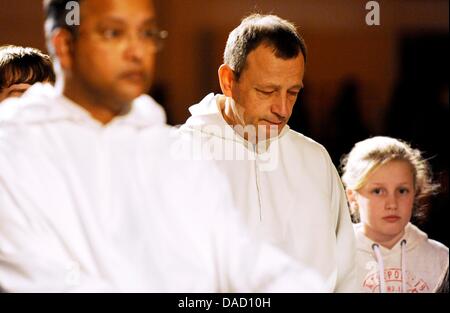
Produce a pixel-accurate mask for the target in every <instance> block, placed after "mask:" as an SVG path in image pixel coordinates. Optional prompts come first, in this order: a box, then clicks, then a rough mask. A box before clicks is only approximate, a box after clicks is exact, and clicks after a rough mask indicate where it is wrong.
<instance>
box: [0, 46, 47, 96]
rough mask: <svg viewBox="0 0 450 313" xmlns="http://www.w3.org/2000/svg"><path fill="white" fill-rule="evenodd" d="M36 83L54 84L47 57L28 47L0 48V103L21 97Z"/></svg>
mask: <svg viewBox="0 0 450 313" xmlns="http://www.w3.org/2000/svg"><path fill="white" fill-rule="evenodd" d="M37 82H44V83H45V82H48V83H52V84H53V83H54V82H55V73H54V72H53V66H52V61H51V59H50V57H49V56H48V55H46V54H44V53H42V52H41V51H39V50H38V49H34V48H30V47H19V46H12V45H8V46H2V47H0V102H1V101H3V100H5V99H6V98H10V97H19V96H21V95H22V94H23V93H24V92H25V91H27V89H28V88H30V86H31V85H33V84H35V83H37Z"/></svg>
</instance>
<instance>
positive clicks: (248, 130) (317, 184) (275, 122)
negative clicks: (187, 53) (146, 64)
mask: <svg viewBox="0 0 450 313" xmlns="http://www.w3.org/2000/svg"><path fill="white" fill-rule="evenodd" d="M305 62H306V47H305V43H304V41H303V39H302V38H301V37H300V35H299V34H298V32H297V30H296V28H295V26H294V25H293V24H291V23H290V22H288V21H286V20H283V19H281V18H279V17H277V16H274V15H259V14H254V15H251V16H249V17H247V18H245V19H244V20H243V21H242V23H241V24H240V25H239V26H238V27H237V28H236V29H234V30H233V31H232V32H231V33H230V35H229V38H228V42H227V44H226V48H225V53H224V64H223V65H222V66H221V67H220V69H219V81H220V86H221V89H222V92H223V95H214V94H210V95H208V96H207V97H206V98H205V99H203V100H202V102H200V103H199V104H197V105H194V106H192V107H191V108H190V112H191V114H192V116H191V117H190V118H189V120H188V121H187V122H186V124H185V125H184V126H183V127H182V131H183V132H185V133H190V134H192V135H193V138H194V142H196V143H195V145H196V147H201V148H202V149H205V148H206V149H205V150H211V151H212V153H213V158H215V159H216V161H217V163H218V164H219V167H220V168H221V169H222V172H223V173H225V175H226V176H227V177H228V178H229V179H230V181H231V185H232V191H233V197H234V202H235V205H236V206H237V207H238V208H239V209H241V210H242V212H243V213H244V215H245V216H246V222H247V225H248V226H249V227H250V229H252V231H253V233H254V234H257V235H258V236H259V237H260V238H262V239H264V240H267V241H269V242H272V243H274V244H275V245H277V246H278V247H280V248H282V249H283V250H284V251H286V252H288V253H289V254H290V255H291V256H293V257H295V258H296V259H297V260H298V261H299V262H300V263H302V264H307V265H308V266H309V267H311V268H313V269H314V270H315V271H317V272H318V273H319V274H320V275H321V276H322V277H323V278H324V279H325V280H326V282H327V290H328V291H329V292H340V291H342V292H348V291H353V290H355V281H354V271H353V269H354V256H355V243H354V235H353V230H352V225H351V221H350V216H349V211H348V208H347V201H346V197H345V193H344V190H343V188H342V184H341V181H340V179H339V176H338V174H337V171H336V169H335V168H334V166H333V164H332V162H331V160H330V158H329V156H328V153H327V151H326V150H325V149H324V148H323V147H322V146H321V145H319V144H318V143H316V142H314V141H313V140H311V139H309V138H306V137H305V136H303V135H302V134H299V133H296V132H294V131H292V130H290V129H289V126H288V125H287V123H288V121H289V118H290V116H291V113H292V109H293V106H294V103H295V102H296V99H297V96H298V94H299V93H300V91H301V90H302V89H303V77H304V73H305Z"/></svg>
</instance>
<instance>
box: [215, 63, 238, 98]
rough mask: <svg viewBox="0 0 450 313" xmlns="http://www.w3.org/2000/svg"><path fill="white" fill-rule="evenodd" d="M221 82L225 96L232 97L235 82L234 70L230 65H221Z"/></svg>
mask: <svg viewBox="0 0 450 313" xmlns="http://www.w3.org/2000/svg"><path fill="white" fill-rule="evenodd" d="M219 82H220V89H222V93H223V95H224V96H227V97H232V95H233V92H232V90H233V84H234V82H235V81H234V72H233V70H232V69H231V67H230V66H228V65H226V64H222V65H221V66H220V67H219Z"/></svg>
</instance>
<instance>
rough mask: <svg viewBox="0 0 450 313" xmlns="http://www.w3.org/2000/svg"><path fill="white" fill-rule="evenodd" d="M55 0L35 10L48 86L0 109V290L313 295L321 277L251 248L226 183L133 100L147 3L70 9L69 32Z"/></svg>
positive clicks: (100, 0) (160, 118)
mask: <svg viewBox="0 0 450 313" xmlns="http://www.w3.org/2000/svg"><path fill="white" fill-rule="evenodd" d="M68 2H69V1H64V0H48V1H45V10H46V34H47V40H48V43H49V51H51V52H52V54H53V55H54V56H55V61H56V69H57V80H56V88H52V87H51V86H50V85H41V84H36V85H34V86H32V87H31V88H30V90H29V91H28V92H27V93H26V94H25V95H24V96H23V97H21V98H20V99H18V100H7V101H6V102H5V103H4V105H2V106H1V107H0V285H1V286H2V287H3V289H4V290H6V291H19V292H46V291H52V292H55V291H56V292H61V291H85V292H86V291H114V292H118V291H119V292H120V291H127V292H130V291H135V292H136V291H139V292H140V291H146V292H208V291H209V292H212V291H241V292H246V291H248V292H250V291H263V292H264V291H321V290H322V291H323V289H322V286H323V283H322V279H321V277H320V276H318V275H317V274H315V273H314V272H312V271H309V270H307V269H303V267H301V266H297V265H296V263H294V262H291V260H290V259H289V258H288V257H286V256H285V255H284V254H282V253H281V252H280V251H278V250H277V249H274V248H273V247H271V246H269V245H266V244H263V243H261V242H258V241H254V240H252V239H251V237H250V236H249V235H248V234H247V233H246V228H245V227H243V226H242V225H241V224H240V222H239V219H238V218H237V213H236V211H235V210H233V207H232V205H231V204H230V199H229V198H230V194H229V192H226V191H224V190H227V188H228V186H227V183H226V181H225V180H224V179H222V176H220V175H219V173H216V169H215V167H213V166H211V165H210V164H208V163H206V162H205V163H204V162H191V161H189V158H184V157H183V153H184V149H183V142H184V141H183V140H177V138H172V137H171V136H170V134H171V131H170V129H168V128H167V127H166V126H165V124H164V114H163V112H162V110H161V108H160V107H159V106H158V105H157V104H156V103H155V102H154V101H153V100H152V99H151V98H150V97H148V96H143V97H142V96H140V95H141V94H143V93H145V92H147V90H148V89H149V87H150V84H151V81H152V75H153V71H154V62H155V53H156V52H157V50H158V49H159V47H160V43H161V40H162V38H163V37H164V33H163V32H161V31H160V30H159V29H158V28H157V26H156V21H155V19H156V15H155V11H154V8H153V3H152V1H150V0H127V1H124V0H81V1H79V7H80V12H81V16H80V25H67V24H66V22H65V21H66V19H65V16H66V14H67V9H66V4H67V3H68ZM70 2H73V1H70ZM72 4H73V3H72ZM69 7H70V6H69ZM18 104H23V105H18ZM177 147H178V148H177ZM175 157H177V158H178V160H177V161H175V160H173V159H174V158H175ZM211 186H219V187H220V190H216V189H214V188H211Z"/></svg>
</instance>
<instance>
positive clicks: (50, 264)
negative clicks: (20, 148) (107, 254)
mask: <svg viewBox="0 0 450 313" xmlns="http://www.w3.org/2000/svg"><path fill="white" fill-rule="evenodd" d="M0 161H2V158H1V156H0ZM1 165H5V164H1ZM0 169H1V172H0V286H1V288H2V289H3V290H5V291H6V292H36V291H39V292H77V291H78V290H83V291H88V290H89V291H98V290H102V291H105V290H110V289H111V288H110V286H108V285H107V284H106V283H105V282H103V281H101V280H100V279H98V280H97V279H95V278H93V277H91V276H87V275H86V274H85V273H84V272H83V269H82V268H79V267H77V265H76V264H73V261H71V258H70V257H69V254H68V252H67V250H66V249H65V247H64V243H63V242H61V241H60V240H59V238H58V237H57V236H55V234H54V233H53V232H52V231H51V230H50V229H49V228H48V225H46V223H45V221H43V220H42V219H43V217H42V216H40V215H39V214H35V213H33V212H38V210H36V207H35V204H34V203H32V202H31V201H29V199H28V197H27V191H26V190H23V189H21V188H20V185H21V184H20V181H21V179H26V178H24V177H21V178H18V177H16V176H14V172H13V171H11V170H7V168H6V167H5V166H0ZM80 282H82V283H80Z"/></svg>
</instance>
